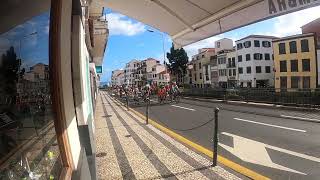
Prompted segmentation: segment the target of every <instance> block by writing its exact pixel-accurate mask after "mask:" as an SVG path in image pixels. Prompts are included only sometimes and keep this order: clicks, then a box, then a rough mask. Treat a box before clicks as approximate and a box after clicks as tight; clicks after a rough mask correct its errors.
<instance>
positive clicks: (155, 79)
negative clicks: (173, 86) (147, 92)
mask: <svg viewBox="0 0 320 180" xmlns="http://www.w3.org/2000/svg"><path fill="white" fill-rule="evenodd" d="M147 81H148V82H150V83H152V84H156V85H160V84H162V85H165V84H168V83H169V81H170V75H169V73H168V71H167V68H166V67H165V65H162V64H156V65H154V66H153V67H152V70H151V72H149V73H148V75H147Z"/></svg>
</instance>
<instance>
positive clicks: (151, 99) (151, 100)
mask: <svg viewBox="0 0 320 180" xmlns="http://www.w3.org/2000/svg"><path fill="white" fill-rule="evenodd" d="M150 101H151V102H158V101H156V100H153V99H150Z"/></svg>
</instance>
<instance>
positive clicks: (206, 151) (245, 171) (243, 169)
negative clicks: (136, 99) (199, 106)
mask: <svg viewBox="0 0 320 180" xmlns="http://www.w3.org/2000/svg"><path fill="white" fill-rule="evenodd" d="M120 104H121V105H122V106H124V104H123V103H121V102H120ZM129 109H130V111H132V112H133V113H134V114H136V115H137V116H139V117H140V118H141V119H145V118H146V117H145V116H144V115H142V114H141V113H140V112H138V111H136V110H134V109H132V108H129ZM149 123H150V124H151V125H153V126H154V127H156V128H158V129H159V130H161V131H162V132H164V133H166V134H167V135H169V136H171V137H172V138H174V139H175V140H177V141H179V142H181V143H183V144H186V145H188V146H190V147H192V148H194V149H195V150H197V151H198V152H201V153H203V154H205V155H206V156H208V157H210V158H213V152H212V151H211V150H209V149H207V148H205V147H203V146H201V145H199V144H197V143H195V142H193V141H190V140H189V139H187V138H185V137H183V136H181V135H179V134H177V133H175V132H173V131H171V130H170V129H168V128H166V127H164V126H161V125H160V124H158V123H156V122H155V121H154V120H152V119H150V118H149ZM218 162H220V163H221V164H223V165H225V166H227V167H229V168H231V169H233V170H235V171H237V172H239V173H241V174H243V175H245V176H248V177H249V178H251V179H259V180H269V179H270V178H268V177H266V176H263V175H261V174H259V173H257V172H255V171H253V170H251V169H248V168H246V167H244V166H241V165H239V164H237V163H235V162H233V161H230V160H229V159H227V158H225V157H223V156H220V155H218Z"/></svg>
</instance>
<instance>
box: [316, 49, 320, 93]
mask: <svg viewBox="0 0 320 180" xmlns="http://www.w3.org/2000/svg"><path fill="white" fill-rule="evenodd" d="M317 66H318V87H319V86H320V49H318V50H317Z"/></svg>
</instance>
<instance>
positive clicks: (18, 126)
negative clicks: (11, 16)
mask: <svg viewBox="0 0 320 180" xmlns="http://www.w3.org/2000/svg"><path fill="white" fill-rule="evenodd" d="M49 14H50V13H49V12H46V13H43V14H41V15H38V16H36V17H33V18H31V19H29V20H28V21H26V22H24V23H23V24H19V25H17V26H16V27H15V28H13V29H11V30H10V31H8V32H5V33H2V34H1V35H0V179H1V180H2V179H57V177H58V175H59V173H60V170H61V167H62V165H61V160H60V153H59V148H58V144H57V137H56V134H55V129H54V125H53V117H54V116H53V112H52V103H51V96H50V78H49V71H50V68H49V58H48V39H49V20H50V18H49Z"/></svg>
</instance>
